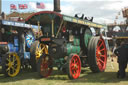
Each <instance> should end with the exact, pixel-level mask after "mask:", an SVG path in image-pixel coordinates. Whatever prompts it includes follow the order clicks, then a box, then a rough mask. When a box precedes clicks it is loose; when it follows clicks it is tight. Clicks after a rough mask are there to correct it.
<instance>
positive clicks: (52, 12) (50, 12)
mask: <svg viewBox="0 0 128 85" xmlns="http://www.w3.org/2000/svg"><path fill="white" fill-rule="evenodd" d="M40 14H56V15H58V16H59V17H62V15H61V14H60V13H57V12H54V11H40V12H37V13H34V14H32V15H30V16H29V17H28V18H26V20H25V21H28V20H29V19H31V17H33V16H35V15H40Z"/></svg>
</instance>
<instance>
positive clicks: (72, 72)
mask: <svg viewBox="0 0 128 85" xmlns="http://www.w3.org/2000/svg"><path fill="white" fill-rule="evenodd" d="M80 72H81V61H80V57H79V56H78V55H76V54H71V55H70V56H69V57H68V61H67V73H68V77H69V78H70V79H77V78H78V77H79V76H80Z"/></svg>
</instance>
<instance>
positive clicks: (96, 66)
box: [88, 37, 107, 73]
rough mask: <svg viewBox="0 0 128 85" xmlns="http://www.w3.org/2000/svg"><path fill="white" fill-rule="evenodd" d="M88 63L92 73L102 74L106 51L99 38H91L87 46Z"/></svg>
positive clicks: (103, 43) (104, 66) (102, 41)
mask: <svg viewBox="0 0 128 85" xmlns="http://www.w3.org/2000/svg"><path fill="white" fill-rule="evenodd" d="M101 61H102V62H101ZM88 63H89V66H90V69H91V70H92V72H94V73H97V72H103V71H104V70H105V68H106V63H107V49H106V46H105V42H104V40H103V39H102V38H101V37H92V38H91V39H90V41H89V45H88Z"/></svg>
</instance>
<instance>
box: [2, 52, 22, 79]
mask: <svg viewBox="0 0 128 85" xmlns="http://www.w3.org/2000/svg"><path fill="white" fill-rule="evenodd" d="M20 66H21V63H20V57H19V56H18V55H17V54H16V53H7V54H6V55H5V56H4V57H3V59H2V70H3V73H4V74H5V76H10V77H14V76H16V75H17V74H18V73H19V72H20Z"/></svg>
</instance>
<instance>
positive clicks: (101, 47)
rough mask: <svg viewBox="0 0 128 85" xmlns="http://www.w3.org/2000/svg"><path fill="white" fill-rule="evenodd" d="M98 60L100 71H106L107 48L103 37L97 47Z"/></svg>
mask: <svg viewBox="0 0 128 85" xmlns="http://www.w3.org/2000/svg"><path fill="white" fill-rule="evenodd" d="M96 60H97V65H98V67H99V70H100V71H104V70H105V68H106V63H107V49H106V46H105V42H104V40H103V39H102V38H101V39H100V40H99V41H98V44H97V47H96Z"/></svg>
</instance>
